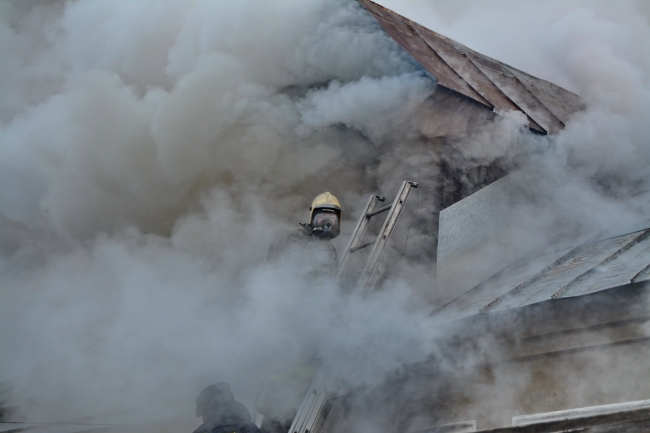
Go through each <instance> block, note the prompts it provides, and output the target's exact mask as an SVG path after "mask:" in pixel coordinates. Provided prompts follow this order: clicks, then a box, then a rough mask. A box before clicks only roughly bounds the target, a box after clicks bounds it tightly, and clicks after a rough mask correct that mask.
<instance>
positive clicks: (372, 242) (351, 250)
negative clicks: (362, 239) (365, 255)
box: [350, 241, 375, 253]
mask: <svg viewBox="0 0 650 433" xmlns="http://www.w3.org/2000/svg"><path fill="white" fill-rule="evenodd" d="M374 243H375V241H370V242H366V243H365V244H362V245H359V246H358V247H354V248H350V252H351V253H353V252H355V251H359V250H362V249H364V248H365V247H369V246H370V245H372V244H374Z"/></svg>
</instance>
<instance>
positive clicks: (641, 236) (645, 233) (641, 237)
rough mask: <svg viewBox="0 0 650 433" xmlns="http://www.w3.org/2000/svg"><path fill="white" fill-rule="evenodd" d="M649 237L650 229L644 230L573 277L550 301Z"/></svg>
mask: <svg viewBox="0 0 650 433" xmlns="http://www.w3.org/2000/svg"><path fill="white" fill-rule="evenodd" d="M648 236H650V229H646V230H644V231H643V232H641V233H640V234H639V235H638V236H636V237H634V238H632V239H631V240H630V241H629V242H628V243H627V244H625V245H624V246H623V247H622V248H620V249H619V250H617V251H616V252H615V253H614V254H612V255H610V256H609V257H607V258H606V259H605V260H603V261H602V262H600V263H598V264H597V265H596V266H594V267H592V268H591V269H589V270H587V271H586V272H584V273H582V274H580V275H578V276H577V277H575V278H574V279H573V280H571V281H569V282H568V283H567V284H566V285H565V286H564V287H562V288H560V290H558V291H557V292H555V293H553V294H552V295H551V299H557V298H559V297H560V296H562V295H564V294H565V293H566V292H567V291H568V290H570V289H572V288H573V287H575V286H577V285H578V284H580V283H581V282H583V281H584V280H586V279H587V278H589V277H590V276H591V275H593V274H595V273H596V271H597V270H598V269H599V268H600V267H601V266H604V265H606V264H608V263H610V262H611V261H612V260H614V259H615V258H617V257H618V256H620V255H621V254H623V253H624V252H625V251H627V250H629V249H630V248H632V247H633V246H634V245H636V244H638V243H639V242H641V241H642V240H644V239H645V238H647V237H648Z"/></svg>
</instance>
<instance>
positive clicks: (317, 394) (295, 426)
mask: <svg viewBox="0 0 650 433" xmlns="http://www.w3.org/2000/svg"><path fill="white" fill-rule="evenodd" d="M330 380H331V367H329V365H326V364H322V365H321V366H320V367H319V369H318V371H317V372H316V376H315V377H314V379H313V380H312V384H311V386H310V387H309V390H308V391H307V395H306V396H305V398H304V399H303V401H302V403H301V405H300V407H299V408H298V412H297V413H296V417H295V418H294V420H293V422H292V423H291V428H290V429H289V433H293V432H304V431H305V430H309V431H311V430H312V426H313V424H314V423H315V422H316V420H317V417H318V415H319V414H320V413H321V412H322V408H323V407H324V406H325V404H324V403H325V400H326V398H327V394H328V390H329V382H330Z"/></svg>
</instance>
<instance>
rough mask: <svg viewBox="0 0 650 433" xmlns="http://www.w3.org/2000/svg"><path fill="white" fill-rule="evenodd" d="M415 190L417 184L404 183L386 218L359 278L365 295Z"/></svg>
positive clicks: (370, 289)
mask: <svg viewBox="0 0 650 433" xmlns="http://www.w3.org/2000/svg"><path fill="white" fill-rule="evenodd" d="M413 188H417V183H415V182H409V181H404V182H402V186H401V187H400V189H399V192H398V194H397V196H396V197H395V200H394V201H393V206H392V208H391V210H390V211H389V212H388V216H386V220H385V221H384V225H383V226H382V227H381V230H380V231H379V234H378V236H377V240H376V241H375V245H374V246H373V248H372V251H371V252H370V258H369V259H368V263H367V264H366V267H365V269H364V270H363V273H362V274H361V277H360V278H359V283H358V288H359V289H360V290H361V291H362V293H363V294H364V295H366V294H368V293H369V292H370V291H372V289H373V287H371V284H370V283H371V279H372V276H373V274H374V273H375V268H376V267H377V263H378V261H379V257H380V256H381V253H382V252H383V251H384V248H385V247H386V244H387V243H388V239H389V238H390V235H391V234H392V233H393V229H394V228H395V225H396V224H397V220H398V219H399V216H400V214H401V213H402V209H404V205H405V203H406V199H407V198H408V196H409V194H410V193H411V189H413Z"/></svg>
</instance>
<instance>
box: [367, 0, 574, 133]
mask: <svg viewBox="0 0 650 433" xmlns="http://www.w3.org/2000/svg"><path fill="white" fill-rule="evenodd" d="M359 3H360V4H361V5H362V6H363V7H364V8H366V10H368V11H369V12H370V13H371V14H372V15H373V16H374V17H375V19H376V20H377V21H378V22H379V24H380V25H381V26H382V27H383V28H384V30H386V32H387V33H388V34H389V35H390V36H391V37H393V39H395V41H396V42H397V43H398V44H400V45H401V46H402V48H404V49H405V50H406V51H407V52H408V53H409V54H411V55H412V56H413V57H414V58H415V60H417V61H418V62H419V63H420V65H422V67H423V68H424V69H426V70H427V71H428V72H429V73H431V74H432V75H433V76H434V77H435V78H436V79H437V80H438V85H439V86H442V87H445V88H448V89H451V90H453V91H455V92H458V93H460V94H462V95H465V96H467V97H468V98H471V99H473V100H475V101H477V102H479V103H481V104H483V105H485V106H486V107H488V108H490V109H493V110H494V111H495V112H497V113H502V112H504V111H507V110H517V111H521V112H523V113H525V114H526V116H527V117H528V121H529V127H530V128H531V129H534V130H537V131H539V132H542V133H547V132H549V133H556V132H558V131H559V130H560V129H562V128H563V127H564V126H565V124H566V122H568V120H569V118H570V117H571V115H572V114H574V113H575V112H577V111H581V110H583V109H584V104H583V102H582V101H581V100H580V97H579V96H578V95H576V94H574V93H571V92H569V91H568V90H565V89H563V88H561V87H559V86H557V85H555V84H553V83H550V82H548V81H545V80H542V79H539V78H536V77H533V76H532V75H529V74H526V73H525V72H523V71H520V70H518V69H516V68H513V67H511V66H508V65H506V64H505V63H502V62H499V61H498V60H495V59H492V58H490V57H487V56H484V55H482V54H480V53H477V52H476V51H473V50H471V49H469V48H467V47H466V46H464V45H462V44H459V43H458V42H456V41H454V40H452V39H449V38H446V37H444V36H442V35H440V34H438V33H436V32H433V31H431V30H429V29H427V28H426V27H423V26H421V25H419V24H417V23H415V22H413V21H411V20H409V19H408V18H405V17H403V16H401V15H399V14H397V13H395V12H393V11H391V10H390V9H387V8H384V7H383V6H380V5H378V4H376V3H374V2H372V1H370V0H359Z"/></svg>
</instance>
